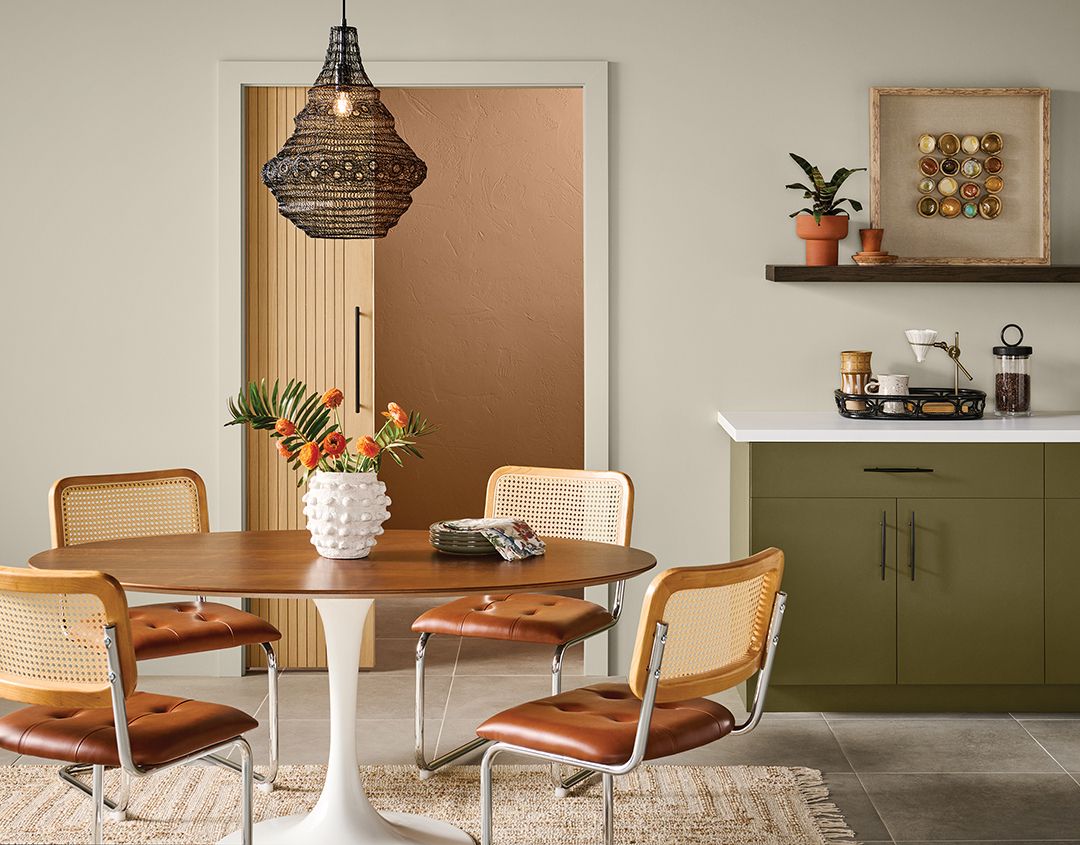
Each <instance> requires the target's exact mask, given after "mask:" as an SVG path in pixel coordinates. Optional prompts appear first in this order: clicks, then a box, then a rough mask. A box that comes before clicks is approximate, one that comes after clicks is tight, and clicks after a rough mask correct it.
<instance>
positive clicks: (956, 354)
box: [904, 329, 973, 396]
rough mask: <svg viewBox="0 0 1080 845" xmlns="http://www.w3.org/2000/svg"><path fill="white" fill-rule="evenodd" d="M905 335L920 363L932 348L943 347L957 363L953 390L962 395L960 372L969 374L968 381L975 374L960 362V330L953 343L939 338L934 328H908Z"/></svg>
mask: <svg viewBox="0 0 1080 845" xmlns="http://www.w3.org/2000/svg"><path fill="white" fill-rule="evenodd" d="M904 336H905V337H907V341H908V343H909V344H910V345H911V351H912V352H914V353H915V360H916V362H918V363H919V364H921V363H922V362H923V361H925V360H926V354H927V353H928V352H929V351H930V350H931V349H943V350H944V351H945V354H947V355H948V356H949V357H950V358H952V361H953V363H954V364H956V374H955V378H954V380H953V390H955V391H956V394H957V395H958V396H959V395H960V373H963V374H964V375H965V376H967V380H968V381H972V380H973V376H972V375H971V373H969V372H968V370H967V367H965V366H964V365H963V364H961V363H960V332H956V333H955V334H954V335H953V338H954V339H953V342H952V344H951V345H950V344H948V343H946V342H945V341H943V340H938V339H937V332H936V331H934V330H933V329H908V330H907V331H906V332H904Z"/></svg>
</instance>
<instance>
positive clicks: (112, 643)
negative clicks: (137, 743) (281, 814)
mask: <svg viewBox="0 0 1080 845" xmlns="http://www.w3.org/2000/svg"><path fill="white" fill-rule="evenodd" d="M104 639H105V651H106V655H107V659H108V667H109V688H110V693H111V697H112V711H113V724H114V726H115V728H116V748H117V751H118V753H119V755H120V767H121V770H122V771H124V772H126V773H127V774H128V775H130V776H132V777H143V776H146V775H150V774H154V773H156V772H161V771H165V770H166V769H171V768H174V767H175V766H181V765H183V764H184V763H192V762H194V761H196V760H204V759H205V760H210V761H212V762H217V763H219V762H221V761H223V760H224V758H220V757H218V756H217V755H218V753H219V752H222V751H228V750H232V749H236V750H238V751H239V752H240V764H239V765H237V764H235V763H232V762H231V761H229V762H228V766H229V768H234V769H236V770H238V771H239V772H240V775H241V782H242V789H243V796H242V801H241V806H242V810H241V814H242V818H241V827H240V832H241V841H242V842H243V845H251V843H252V823H253V820H252V809H251V804H252V800H251V799H252V795H251V791H252V784H253V780H254V779H253V773H254V764H253V760H252V755H251V746H250V745H249V744H248V741H247V740H246V739H244V737H242V736H237V737H234V738H232V739H229V740H226V741H225V742H220V743H218V744H217V745H213V746H211V747H209V748H205V749H203V750H202V751H199V752H197V753H195V754H189V755H187V756H186V757H181V758H180V759H178V760H173V761H171V762H169V763H166V764H165V765H162V766H155V767H153V768H150V769H143V768H142V767H140V766H139V765H137V764H136V763H135V761H134V759H132V756H131V738H130V736H129V734H128V720H127V700H126V697H125V695H124V681H123V677H122V675H121V669H120V654H119V651H118V650H117V645H116V628H115V627H114V626H107V627H106V628H105V629H104ZM90 770H91V772H92V774H91V780H92V786H91V788H90V795H91V797H92V798H93V807H94V809H93V841H94V842H95V843H100V842H101V841H102V821H103V817H104V811H105V806H106V803H105V788H104V778H105V766H103V765H93V766H91V767H90ZM65 780H66V778H65ZM76 783H77V784H78V786H79V788H83V784H82V783H81V782H79V781H76ZM125 800H126V797H125Z"/></svg>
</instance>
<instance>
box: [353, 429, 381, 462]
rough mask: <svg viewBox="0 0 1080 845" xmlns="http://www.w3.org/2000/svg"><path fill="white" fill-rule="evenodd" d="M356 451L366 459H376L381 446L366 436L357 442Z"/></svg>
mask: <svg viewBox="0 0 1080 845" xmlns="http://www.w3.org/2000/svg"><path fill="white" fill-rule="evenodd" d="M356 451H357V452H359V453H360V454H361V455H363V456H364V457H365V458H374V457H376V456H377V455H378V454H379V444H378V443H376V442H375V440H374V438H372V437H369V436H368V435H366V434H365V435H364V436H363V437H361V438H360V439H359V440H358V441H356Z"/></svg>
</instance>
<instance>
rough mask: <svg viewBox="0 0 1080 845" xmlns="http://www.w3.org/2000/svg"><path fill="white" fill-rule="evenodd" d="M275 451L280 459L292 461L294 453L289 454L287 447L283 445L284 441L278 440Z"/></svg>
mask: <svg viewBox="0 0 1080 845" xmlns="http://www.w3.org/2000/svg"><path fill="white" fill-rule="evenodd" d="M277 450H278V454H279V455H281V457H283V458H284V459H285V460H287V461H291V460H292V459H293V457H294V456H295V455H296V452H290V451H289V449H288V447H287V446H286V445H285V441H284V440H279V441H278V445H277Z"/></svg>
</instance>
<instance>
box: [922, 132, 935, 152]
mask: <svg viewBox="0 0 1080 845" xmlns="http://www.w3.org/2000/svg"><path fill="white" fill-rule="evenodd" d="M936 148H937V138H935V137H934V136H933V135H920V136H919V152H920V153H922V154H923V155H930V153H932V152H933V151H934V150H935V149H936Z"/></svg>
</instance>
